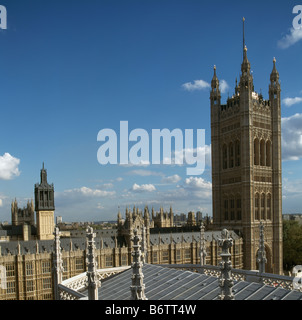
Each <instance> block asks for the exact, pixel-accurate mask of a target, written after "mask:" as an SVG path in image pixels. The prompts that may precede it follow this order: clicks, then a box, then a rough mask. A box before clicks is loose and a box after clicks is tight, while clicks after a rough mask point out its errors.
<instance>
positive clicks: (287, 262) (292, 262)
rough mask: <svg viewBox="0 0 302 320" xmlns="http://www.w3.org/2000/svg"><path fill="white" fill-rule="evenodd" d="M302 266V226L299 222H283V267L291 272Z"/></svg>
mask: <svg viewBox="0 0 302 320" xmlns="http://www.w3.org/2000/svg"><path fill="white" fill-rule="evenodd" d="M296 265H302V225H299V223H298V222H297V221H293V220H284V221H283V267H284V270H287V271H289V270H291V269H292V268H293V267H294V266H296Z"/></svg>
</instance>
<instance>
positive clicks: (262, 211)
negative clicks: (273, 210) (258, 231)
mask: <svg viewBox="0 0 302 320" xmlns="http://www.w3.org/2000/svg"><path fill="white" fill-rule="evenodd" d="M264 212H265V194H264V193H262V194H261V220H264V219H265V217H264Z"/></svg>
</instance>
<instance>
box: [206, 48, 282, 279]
mask: <svg viewBox="0 0 302 320" xmlns="http://www.w3.org/2000/svg"><path fill="white" fill-rule="evenodd" d="M280 92H281V88H280V82H279V73H278V71H277V69H276V60H275V59H274V61H273V70H272V73H271V76H270V84H269V100H264V99H263V97H262V95H261V94H257V93H256V92H254V84H253V76H252V72H251V65H250V62H249V60H248V58H247V48H246V47H245V48H244V52H243V62H242V66H241V76H240V82H239V83H237V80H236V87H235V94H234V95H233V96H232V97H229V98H228V100H227V104H225V105H223V104H221V93H220V89H219V80H218V77H217V75H216V67H214V76H213V79H212V82H211V93H210V101H211V142H212V183H213V223H214V229H216V230H218V229H220V230H221V229H224V228H227V229H229V230H234V231H236V233H238V234H240V235H242V237H243V239H244V268H245V269H249V270H255V269H257V268H258V266H257V263H256V262H257V251H258V249H259V224H260V221H263V223H264V225H265V250H266V256H267V260H268V261H267V271H268V272H272V273H276V274H282V260H283V257H282V194H281V192H282V190H281V189H282V184H281V97H280Z"/></svg>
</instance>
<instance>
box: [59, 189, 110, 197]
mask: <svg viewBox="0 0 302 320" xmlns="http://www.w3.org/2000/svg"><path fill="white" fill-rule="evenodd" d="M62 194H63V195H72V196H76V197H78V196H79V195H82V196H84V197H107V196H113V195H115V191H105V190H100V189H91V188H87V187H81V188H75V189H69V190H65V191H64V192H63V193H62Z"/></svg>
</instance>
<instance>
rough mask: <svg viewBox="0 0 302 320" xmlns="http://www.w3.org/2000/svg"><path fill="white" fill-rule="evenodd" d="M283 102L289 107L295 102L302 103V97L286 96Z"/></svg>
mask: <svg viewBox="0 0 302 320" xmlns="http://www.w3.org/2000/svg"><path fill="white" fill-rule="evenodd" d="M282 102H283V104H284V105H285V106H287V107H291V106H293V105H294V104H297V103H301V102H302V98H301V97H295V98H285V99H283V100H282Z"/></svg>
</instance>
